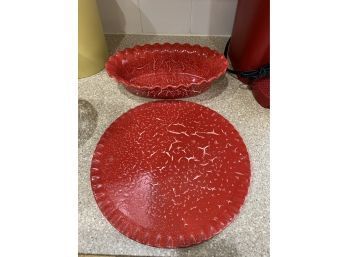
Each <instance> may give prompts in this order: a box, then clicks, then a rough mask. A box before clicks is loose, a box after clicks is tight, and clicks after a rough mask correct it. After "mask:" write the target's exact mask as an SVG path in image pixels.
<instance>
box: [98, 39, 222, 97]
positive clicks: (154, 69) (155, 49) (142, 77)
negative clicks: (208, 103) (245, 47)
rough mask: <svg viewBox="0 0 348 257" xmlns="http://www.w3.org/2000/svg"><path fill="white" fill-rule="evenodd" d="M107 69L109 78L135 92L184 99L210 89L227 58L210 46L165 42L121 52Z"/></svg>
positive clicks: (108, 62) (106, 65) (111, 60)
mask: <svg viewBox="0 0 348 257" xmlns="http://www.w3.org/2000/svg"><path fill="white" fill-rule="evenodd" d="M105 68H106V71H107V72H108V74H109V76H110V77H112V78H115V79H116V80H117V81H119V82H120V83H122V84H123V85H124V86H125V87H126V89H127V90H128V91H130V92H132V93H134V94H136V95H140V96H144V97H151V98H181V97H189V96H194V95H197V94H200V93H202V92H203V91H205V90H207V89H208V88H209V87H210V85H211V83H212V82H213V81H214V80H215V79H217V78H219V77H220V76H222V75H223V74H224V73H225V72H226V69H227V60H226V58H225V57H224V56H223V55H222V54H220V53H218V52H217V51H215V50H212V49H209V48H208V47H202V46H199V45H189V44H178V43H176V44H169V43H165V44H154V45H143V46H135V47H133V48H127V49H125V50H123V51H119V52H117V53H116V54H115V55H113V56H111V57H110V58H109V60H108V61H107V62H106V64H105Z"/></svg>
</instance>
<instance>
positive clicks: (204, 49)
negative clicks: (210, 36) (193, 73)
mask: <svg viewBox="0 0 348 257" xmlns="http://www.w3.org/2000/svg"><path fill="white" fill-rule="evenodd" d="M166 47H169V49H178V48H182V49H190V50H198V51H201V52H206V53H209V54H210V55H211V56H219V57H220V59H221V61H222V62H223V63H224V68H223V69H221V71H220V72H218V73H216V75H214V76H212V77H210V78H209V79H203V80H201V81H200V82H191V83H188V84H182V83H181V84H177V85H171V84H169V85H167V86H164V87H161V86H156V85H155V86H143V85H137V84H135V83H132V82H130V81H129V80H126V79H124V78H123V77H121V76H119V75H117V74H115V73H114V72H112V70H111V67H110V66H111V65H112V63H113V62H114V60H115V59H116V58H118V57H119V56H123V55H127V54H129V53H134V52H135V51H141V52H146V51H153V50H156V49H160V48H166ZM227 67H228V62H227V59H226V58H225V56H224V55H222V54H221V53H219V52H218V51H216V50H214V49H211V48H209V47H206V46H201V45H198V44H195V45H191V44H188V43H185V44H181V43H173V44H171V43H163V44H160V43H155V44H145V45H135V46H134V47H132V48H125V49H123V50H121V51H118V52H116V53H115V54H113V55H111V56H110V57H109V58H108V60H107V62H106V63H105V70H106V71H107V73H108V75H109V76H110V77H111V78H113V79H115V80H116V82H120V83H122V84H124V85H125V86H130V87H134V88H137V89H139V90H144V89H146V90H153V89H156V88H159V89H162V90H165V89H173V90H175V89H178V88H179V87H185V88H187V89H188V88H191V87H193V86H199V85H202V84H204V83H212V82H213V81H214V80H216V79H218V78H219V77H221V76H222V75H223V74H225V72H226V70H227Z"/></svg>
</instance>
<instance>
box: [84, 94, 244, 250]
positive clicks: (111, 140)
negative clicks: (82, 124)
mask: <svg viewBox="0 0 348 257" xmlns="http://www.w3.org/2000/svg"><path fill="white" fill-rule="evenodd" d="M249 181H250V161H249V156H248V152H247V149H246V146H245V145H244V143H243V140H242V138H241V137H240V135H239V134H238V132H237V131H236V130H235V129H234V127H233V126H232V125H231V124H230V123H229V122H228V121H227V120H226V119H225V118H223V117H222V116H221V115H219V114H218V113H216V112H215V111H212V110H211V109H209V108H206V107H204V106H201V105H199V104H195V103H191V102H184V101H159V102H151V103H146V104H143V105H140V106H138V107H136V108H134V109H132V110H130V111H128V112H127V113H125V114H123V115H122V116H120V117H119V118H118V119H116V120H115V121H114V122H113V123H112V124H111V125H110V127H109V128H108V129H107V130H106V131H105V133H104V134H103V136H102V137H101V139H100V141H99V143H98V145H97V147H96V149H95V153H94V156H93V160H92V166H91V184H92V190H93V194H94V197H95V199H96V201H97V203H98V206H99V208H100V210H101V212H102V213H103V215H104V216H105V217H106V218H107V220H108V221H109V222H110V223H111V224H112V225H113V226H114V227H115V228H116V229H118V230H119V231H120V232H121V233H123V234H124V235H126V236H128V237H129V238H131V239H134V240H136V241H138V242H140V243H143V244H147V245H151V246H156V247H166V248H175V247H186V246H190V245H193V244H198V243H200V242H202V241H204V240H208V239H209V238H211V237H213V236H214V235H216V234H217V233H219V232H220V231H221V230H222V229H224V228H225V227H226V226H227V225H228V224H229V223H230V222H231V221H232V220H233V218H234V217H235V215H236V214H237V213H238V212H239V209H240V207H241V206H242V204H243V202H244V199H245V197H246V195H247V191H248V187H249Z"/></svg>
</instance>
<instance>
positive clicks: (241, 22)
mask: <svg viewBox="0 0 348 257" xmlns="http://www.w3.org/2000/svg"><path fill="white" fill-rule="evenodd" d="M269 9H270V3H269V0H239V1H238V5H237V11H236V15H235V20H234V25H233V31H232V36H231V38H230V39H229V41H228V42H227V44H226V47H225V56H226V57H227V55H228V58H229V60H230V62H231V65H232V67H233V69H228V72H229V73H233V74H236V75H237V76H238V79H239V80H241V81H242V82H243V83H245V84H247V85H249V86H250V87H251V89H252V90H253V94H254V96H257V97H255V98H256V100H257V101H258V103H259V104H260V105H261V106H263V107H265V108H270V85H269V81H270V80H269V77H270V64H269V63H270V38H269V34H270V24H269V20H270V11H269ZM260 79H261V80H262V81H260V82H258V80H260ZM256 85H257V86H256Z"/></svg>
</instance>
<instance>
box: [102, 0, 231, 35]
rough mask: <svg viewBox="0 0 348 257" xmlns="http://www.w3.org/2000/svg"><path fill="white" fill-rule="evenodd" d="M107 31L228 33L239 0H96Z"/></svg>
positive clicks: (120, 32) (134, 32)
mask: <svg viewBox="0 0 348 257" xmlns="http://www.w3.org/2000/svg"><path fill="white" fill-rule="evenodd" d="M97 3H98V6H99V10H100V15H101V19H102V22H103V27H104V33H106V34H123V33H126V34H168V35H191V34H194V35H226V36H229V35H230V34H231V32H232V26H233V21H234V15H235V11H236V7H237V0H97Z"/></svg>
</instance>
